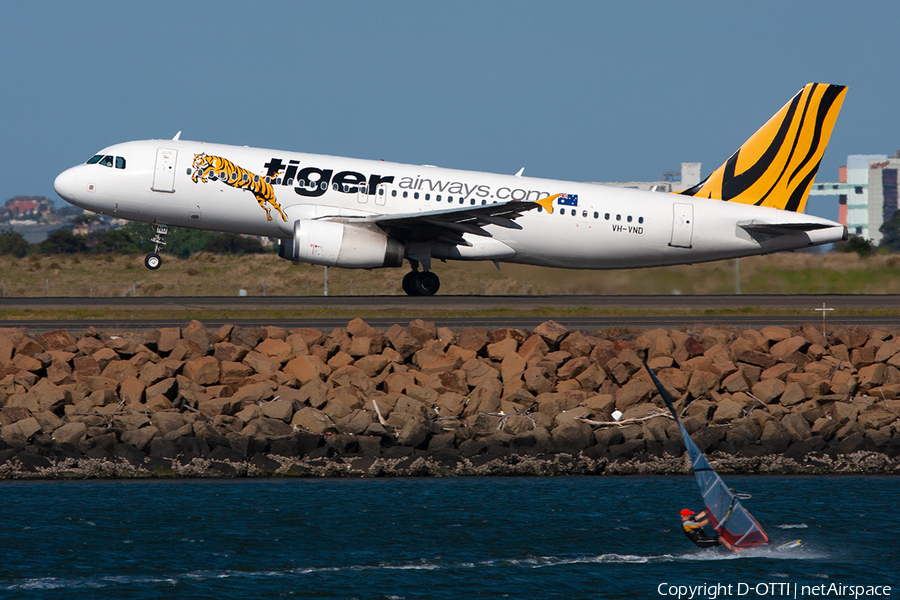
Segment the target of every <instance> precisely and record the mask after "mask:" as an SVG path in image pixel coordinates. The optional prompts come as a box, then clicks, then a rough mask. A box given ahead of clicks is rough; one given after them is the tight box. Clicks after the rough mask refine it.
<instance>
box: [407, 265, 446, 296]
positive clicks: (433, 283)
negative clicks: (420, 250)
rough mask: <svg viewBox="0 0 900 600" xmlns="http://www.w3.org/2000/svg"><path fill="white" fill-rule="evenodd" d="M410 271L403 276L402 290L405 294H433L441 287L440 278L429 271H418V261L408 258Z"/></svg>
mask: <svg viewBox="0 0 900 600" xmlns="http://www.w3.org/2000/svg"><path fill="white" fill-rule="evenodd" d="M409 263H410V265H412V269H413V270H412V271H410V272H409V273H407V274H406V275H404V276H403V283H402V285H403V291H404V292H406V295H407V296H434V295H435V294H436V293H437V291H438V289H440V287H441V280H440V278H439V277H438V276H437V274H435V273H432V272H431V271H419V263H418V261H414V260H410V261H409Z"/></svg>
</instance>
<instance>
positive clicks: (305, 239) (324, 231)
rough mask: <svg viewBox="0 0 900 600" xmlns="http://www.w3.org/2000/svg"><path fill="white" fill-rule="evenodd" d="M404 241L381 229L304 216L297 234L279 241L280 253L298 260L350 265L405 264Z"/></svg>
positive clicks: (318, 263)
mask: <svg viewBox="0 0 900 600" xmlns="http://www.w3.org/2000/svg"><path fill="white" fill-rule="evenodd" d="M404 254H405V248H404V247H403V244H401V243H400V242H398V241H397V240H395V239H392V238H389V237H388V236H387V235H385V233H384V232H382V231H381V230H379V229H368V228H366V227H360V226H358V225H348V224H346V223H336V222H334V221H316V220H311V219H300V220H298V221H294V235H293V237H292V238H290V239H287V240H280V241H279V242H278V256H280V257H281V258H286V259H288V260H292V261H295V262H305V263H311V264H314V265H325V266H326V267H345V268H348V269H375V268H378V267H401V266H403V255H404Z"/></svg>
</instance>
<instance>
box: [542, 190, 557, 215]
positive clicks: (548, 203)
mask: <svg viewBox="0 0 900 600" xmlns="http://www.w3.org/2000/svg"><path fill="white" fill-rule="evenodd" d="M557 198H559V194H553V195H552V196H547V197H546V198H541V199H540V200H538V201H537V203H538V204H540V205H541V206H543V207H544V210H546V211H547V212H548V213H550V214H551V215H552V214H553V201H554V200H556V199H557Z"/></svg>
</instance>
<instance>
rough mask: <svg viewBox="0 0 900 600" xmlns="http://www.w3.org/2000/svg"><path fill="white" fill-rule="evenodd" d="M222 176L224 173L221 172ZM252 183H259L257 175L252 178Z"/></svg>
mask: <svg viewBox="0 0 900 600" xmlns="http://www.w3.org/2000/svg"><path fill="white" fill-rule="evenodd" d="M222 175H225V173H224V171H223V172H222ZM253 183H259V175H254V176H253Z"/></svg>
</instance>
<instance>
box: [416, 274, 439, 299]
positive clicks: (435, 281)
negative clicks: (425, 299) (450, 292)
mask: <svg viewBox="0 0 900 600" xmlns="http://www.w3.org/2000/svg"><path fill="white" fill-rule="evenodd" d="M440 287H441V280H440V278H438V276H437V275H435V274H434V273H432V272H431V271H422V272H421V273H416V293H417V294H418V295H419V296H434V295H435V294H436V293H437V291H438V289H440Z"/></svg>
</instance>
